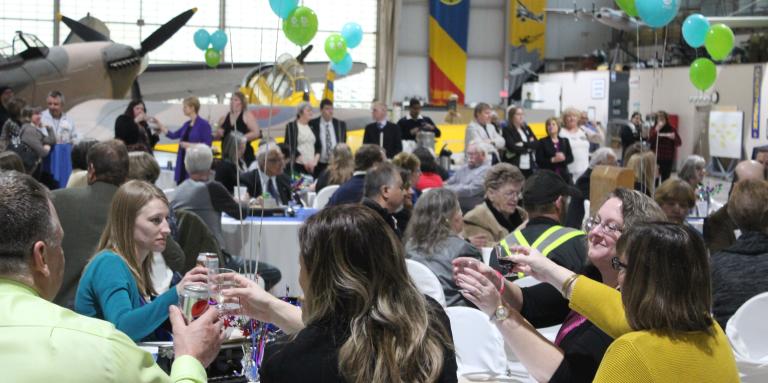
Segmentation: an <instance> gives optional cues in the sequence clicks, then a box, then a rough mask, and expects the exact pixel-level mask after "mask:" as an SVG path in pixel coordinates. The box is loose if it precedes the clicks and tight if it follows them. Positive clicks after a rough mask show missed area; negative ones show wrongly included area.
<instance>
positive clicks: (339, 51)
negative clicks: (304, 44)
mask: <svg viewBox="0 0 768 383" xmlns="http://www.w3.org/2000/svg"><path fill="white" fill-rule="evenodd" d="M325 54H327V55H328V58H329V59H331V61H332V62H334V63H337V62H339V61H341V60H342V59H343V58H344V55H345V54H347V42H346V41H344V38H343V37H341V35H340V34H338V33H333V34H331V35H330V36H328V38H326V39H325Z"/></svg>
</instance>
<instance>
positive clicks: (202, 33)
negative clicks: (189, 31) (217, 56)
mask: <svg viewBox="0 0 768 383" xmlns="http://www.w3.org/2000/svg"><path fill="white" fill-rule="evenodd" d="M193 40H194V41H195V46H196V47H197V49H200V50H201V51H204V50H206V49H208V45H209V44H210V43H211V35H209V34H208V31H206V30H205V29H202V28H200V29H198V30H197V32H195V35H194V36H193Z"/></svg>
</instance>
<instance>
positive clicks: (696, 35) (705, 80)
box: [683, 13, 734, 90]
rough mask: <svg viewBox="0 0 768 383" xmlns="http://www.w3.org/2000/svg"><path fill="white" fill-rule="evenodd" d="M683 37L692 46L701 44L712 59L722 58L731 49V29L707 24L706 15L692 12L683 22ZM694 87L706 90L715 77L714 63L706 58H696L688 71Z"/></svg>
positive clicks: (720, 25) (722, 25)
mask: <svg viewBox="0 0 768 383" xmlns="http://www.w3.org/2000/svg"><path fill="white" fill-rule="evenodd" d="M683 39H685V42H686V43H688V45H690V46H691V47H693V48H699V47H701V46H702V45H703V46H704V47H705V48H706V50H707V53H709V56H710V57H712V59H714V60H718V61H720V60H724V59H725V58H727V57H728V55H730V54H731V50H733V40H734V37H733V31H732V30H731V28H728V26H727V25H725V24H715V25H711V26H710V25H709V20H707V18H706V17H704V16H702V15H700V14H698V13H694V14H692V15H690V16H688V17H687V18H686V19H685V21H684V22H683ZM688 75H689V76H690V79H691V83H692V84H693V86H695V87H696V89H699V90H707V89H709V87H711V86H712V84H714V83H715V79H717V69H716V68H715V63H714V62H712V60H710V59H708V58H704V57H702V58H698V59H696V60H695V61H694V62H693V63H692V64H691V68H690V70H689V72H688Z"/></svg>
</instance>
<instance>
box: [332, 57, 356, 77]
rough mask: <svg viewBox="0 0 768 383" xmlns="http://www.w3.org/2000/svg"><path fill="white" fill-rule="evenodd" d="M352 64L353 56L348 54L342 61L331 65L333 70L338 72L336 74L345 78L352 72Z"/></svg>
mask: <svg viewBox="0 0 768 383" xmlns="http://www.w3.org/2000/svg"><path fill="white" fill-rule="evenodd" d="M352 64H353V62H352V56H350V55H349V53H347V54H345V55H344V58H343V59H341V61H339V62H337V63H331V69H332V70H333V71H334V72H336V74H338V75H341V76H343V75H345V74H347V73H349V71H350V70H352Z"/></svg>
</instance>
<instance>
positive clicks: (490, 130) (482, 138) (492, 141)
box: [464, 102, 504, 164]
mask: <svg viewBox="0 0 768 383" xmlns="http://www.w3.org/2000/svg"><path fill="white" fill-rule="evenodd" d="M473 141H474V142H481V143H483V144H484V145H485V151H486V152H487V153H489V154H491V156H492V158H493V160H492V163H493V164H495V163H497V162H499V158H500V157H499V149H503V148H504V137H502V136H501V135H500V134H499V133H498V132H497V131H496V128H495V127H494V126H493V124H491V106H490V105H488V104H486V103H484V102H481V103H479V104H477V106H475V119H474V120H472V122H470V123H469V125H467V131H466V132H465V133H464V147H465V148H468V147H469V143H470V142H473Z"/></svg>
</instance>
